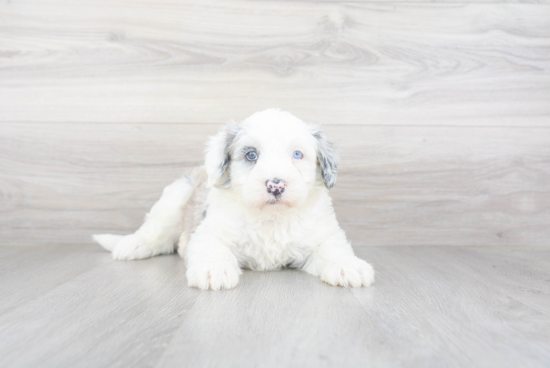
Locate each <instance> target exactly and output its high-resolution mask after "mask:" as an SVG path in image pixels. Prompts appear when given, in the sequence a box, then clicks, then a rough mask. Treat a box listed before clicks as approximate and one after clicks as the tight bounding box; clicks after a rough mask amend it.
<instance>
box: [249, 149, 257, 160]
mask: <svg viewBox="0 0 550 368" xmlns="http://www.w3.org/2000/svg"><path fill="white" fill-rule="evenodd" d="M246 159H247V160H248V161H256V160H257V159H258V154H257V153H256V152H254V151H250V152H248V153H247V154H246Z"/></svg>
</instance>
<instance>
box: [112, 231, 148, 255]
mask: <svg viewBox="0 0 550 368" xmlns="http://www.w3.org/2000/svg"><path fill="white" fill-rule="evenodd" d="M152 256H153V249H152V248H151V247H150V246H149V245H148V244H147V242H146V241H145V240H143V239H141V238H140V237H138V236H137V235H135V234H131V235H127V236H125V237H124V238H123V239H122V240H121V241H120V242H119V243H118V244H117V245H116V246H115V248H114V249H113V259H115V260H118V261H131V260H136V259H144V258H149V257H152Z"/></svg>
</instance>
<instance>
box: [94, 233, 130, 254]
mask: <svg viewBox="0 0 550 368" xmlns="http://www.w3.org/2000/svg"><path fill="white" fill-rule="evenodd" d="M124 236H125V235H112V234H96V235H92V238H94V240H95V241H96V242H98V243H99V245H101V246H102V247H103V248H105V249H107V250H108V251H109V252H112V251H113V249H114V248H115V246H116V245H117V244H118V242H119V241H121V240H122V238H124Z"/></svg>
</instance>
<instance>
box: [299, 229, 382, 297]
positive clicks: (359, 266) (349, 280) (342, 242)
mask: <svg viewBox="0 0 550 368" xmlns="http://www.w3.org/2000/svg"><path fill="white" fill-rule="evenodd" d="M302 269H303V270H304V271H306V272H307V273H310V274H312V275H315V276H319V277H320V278H321V280H323V281H324V282H326V283H327V284H330V285H334V286H343V287H361V286H370V285H371V284H372V283H373V282H374V269H373V268H372V266H371V265H370V264H368V263H367V262H365V261H363V260H362V259H360V258H357V257H356V256H355V255H354V253H353V249H352V248H351V245H350V243H349V242H348V241H347V240H346V237H345V235H344V232H343V231H342V232H341V233H337V234H335V235H334V236H332V237H330V238H329V239H327V240H326V241H325V242H324V243H323V244H321V246H320V247H319V248H318V249H317V250H316V251H315V252H314V253H313V254H312V255H311V256H310V258H309V259H308V261H307V262H306V264H305V265H304V267H303V268H302Z"/></svg>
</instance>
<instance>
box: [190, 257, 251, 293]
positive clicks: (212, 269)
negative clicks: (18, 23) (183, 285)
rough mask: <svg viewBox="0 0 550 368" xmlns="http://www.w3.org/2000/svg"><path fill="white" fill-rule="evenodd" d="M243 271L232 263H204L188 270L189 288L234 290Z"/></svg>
mask: <svg viewBox="0 0 550 368" xmlns="http://www.w3.org/2000/svg"><path fill="white" fill-rule="evenodd" d="M241 273H242V272H241V269H240V268H239V267H238V266H234V265H232V264H231V263H225V262H219V263H203V264H198V265H197V264H196V265H192V266H190V267H189V268H188V269H187V273H186V276H187V282H188V284H189V286H191V287H195V288H197V289H201V290H209V289H210V290H224V289H232V288H234V287H235V286H237V284H238V283H239V275H240V274H241Z"/></svg>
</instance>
